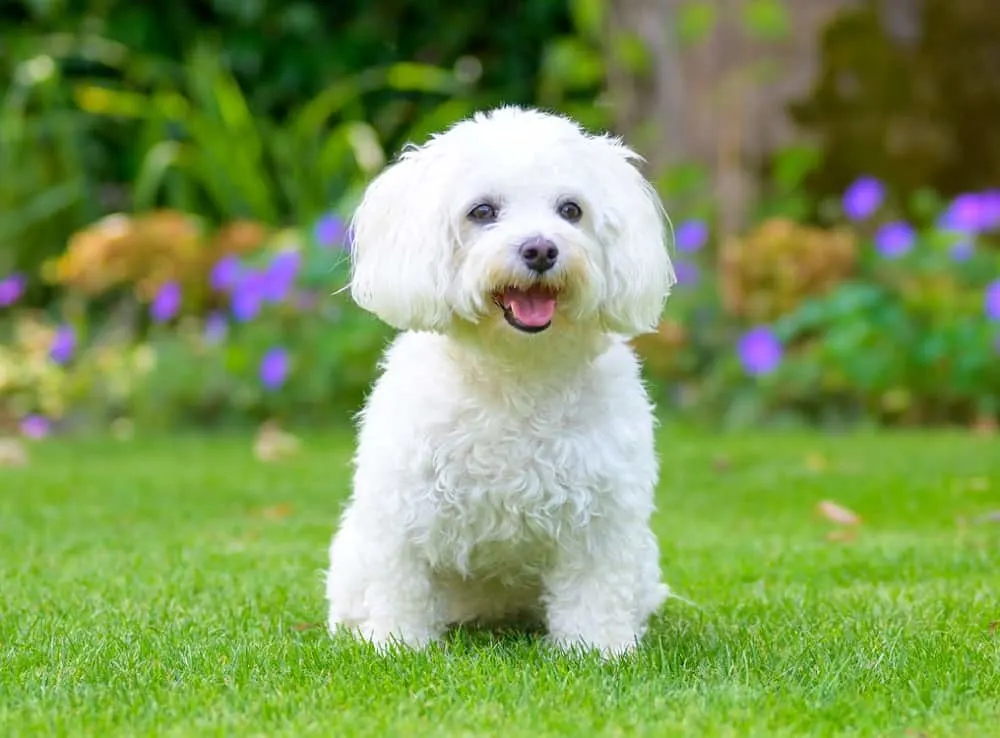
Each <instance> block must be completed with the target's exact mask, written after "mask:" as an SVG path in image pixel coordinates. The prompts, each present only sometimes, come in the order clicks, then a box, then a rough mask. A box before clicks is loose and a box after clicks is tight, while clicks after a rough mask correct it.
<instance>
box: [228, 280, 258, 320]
mask: <svg viewBox="0 0 1000 738" xmlns="http://www.w3.org/2000/svg"><path fill="white" fill-rule="evenodd" d="M264 285H265V278H264V274H263V273H261V272H250V273H248V274H244V275H243V276H242V278H241V279H240V280H239V281H238V282H237V283H236V284H235V285H234V287H233V290H232V293H231V299H230V308H232V311H233V317H234V318H236V320H238V321H239V322H240V323H246V322H248V321H251V320H253V319H254V318H256V317H257V316H258V315H259V314H260V310H261V307H263V304H264Z"/></svg>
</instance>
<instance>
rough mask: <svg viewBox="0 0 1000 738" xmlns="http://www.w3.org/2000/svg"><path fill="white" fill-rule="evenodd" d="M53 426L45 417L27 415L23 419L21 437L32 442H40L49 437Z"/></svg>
mask: <svg viewBox="0 0 1000 738" xmlns="http://www.w3.org/2000/svg"><path fill="white" fill-rule="evenodd" d="M51 430H52V426H51V424H50V423H49V419H48V418H46V417H45V416H44V415H37V414H31V415H25V416H24V417H23V418H22V419H21V435H22V436H24V437H25V438H31V439H32V440H35V441H37V440H40V439H42V438H45V437H46V436H47V435H49V432H50V431H51Z"/></svg>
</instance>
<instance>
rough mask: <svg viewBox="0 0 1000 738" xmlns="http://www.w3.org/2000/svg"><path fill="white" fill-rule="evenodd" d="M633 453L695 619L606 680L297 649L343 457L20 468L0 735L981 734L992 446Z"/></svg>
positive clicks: (182, 452) (712, 444) (36, 460)
mask: <svg viewBox="0 0 1000 738" xmlns="http://www.w3.org/2000/svg"><path fill="white" fill-rule="evenodd" d="M660 443H661V449H662V456H663V459H664V464H663V467H664V468H663V483H662V485H661V487H660V491H659V512H658V514H657V517H656V521H655V524H656V529H657V531H658V533H659V535H660V537H661V540H662V550H663V562H664V570H665V574H666V578H667V580H668V581H669V582H670V583H671V584H672V585H673V587H674V588H675V590H676V591H677V592H678V593H679V594H680V595H682V596H684V597H685V598H687V599H689V600H691V601H692V602H693V603H695V604H694V605H689V604H685V603H682V602H679V601H671V602H669V603H668V605H667V607H666V608H665V609H664V611H663V612H662V614H661V615H660V616H659V617H658V618H657V619H656V620H655V622H654V624H653V627H652V629H651V633H650V636H649V637H648V639H647V641H646V642H645V644H644V647H643V649H642V650H641V652H640V653H639V654H638V655H637V656H635V657H634V658H633V659H630V660H627V661H625V662H623V663H619V664H602V663H600V662H598V661H596V660H593V659H590V660H587V659H577V660H574V659H572V658H569V657H565V656H559V655H555V654H552V653H550V652H547V651H545V650H544V649H543V648H541V647H540V645H539V642H538V639H537V636H535V635H531V634H527V633H521V632H505V633H490V632H472V633H469V632H466V633H458V634H455V635H454V636H453V637H451V638H450V639H449V640H448V642H447V643H446V645H445V646H444V647H442V648H440V649H436V650H433V651H431V652H429V653H423V654H412V653H411V654H405V655H401V656H398V657H395V658H393V659H390V660H382V659H380V658H378V657H375V656H373V655H372V654H371V653H370V652H369V651H368V650H367V649H365V648H363V647H360V646H357V645H354V644H352V643H344V642H339V641H337V642H335V641H334V640H332V639H331V638H330V637H329V636H328V635H327V634H326V632H325V631H324V630H323V629H322V628H317V627H314V626H315V624H316V623H317V622H319V621H322V620H323V618H324V603H323V591H322V571H323V567H324V565H325V563H326V560H325V557H326V547H327V544H328V542H329V538H330V535H331V533H332V531H333V526H334V524H335V521H336V518H337V513H338V511H339V509H340V505H341V503H342V501H343V500H344V497H345V495H346V493H347V481H348V469H347V462H348V459H349V455H350V438H349V437H348V436H335V435H331V436H325V437H310V438H307V439H305V448H304V450H303V452H302V453H300V454H299V455H298V456H297V457H295V458H293V459H291V460H288V461H286V462H282V463H278V464H261V463H259V462H256V461H255V460H254V458H253V456H252V454H251V444H250V442H249V440H248V439H233V438H214V439H212V438H173V439H169V440H161V441H141V440H135V441H131V442H128V443H115V442H110V441H99V440H90V441H75V442H57V441H51V442H47V443H43V444H40V445H35V446H32V449H31V450H32V463H31V465H30V466H28V467H25V468H22V469H0V562H2V563H0V735H2V736H13V735H95V736H110V735H119V734H138V735H147V734H157V735H232V736H249V735H268V736H271V735H287V736H307V735H316V736H351V735H380V736H381V735H406V736H422V735H459V734H464V735H472V734H493V735H496V734H501V733H502V734H503V735H504V736H521V735H525V736H527V735H530V736H541V735H559V734H562V735H579V736H589V735H595V734H602V735H634V734H641V735H656V736H662V735H692V736H750V735H767V736H777V735H866V736H894V735H898V736H907V735H914V736H915V735H921V734H925V735H928V736H946V735H965V736H975V737H977V738H980V737H982V736H991V735H993V736H996V735H1000V632H997V633H994V632H992V630H991V622H993V621H997V620H1000V566H998V564H1000V523H988V522H987V523H981V524H977V523H976V522H975V519H976V518H977V516H981V515H984V514H986V513H989V512H990V511H993V510H996V509H1000V448H998V442H997V441H996V440H995V439H994V440H989V439H981V438H971V437H967V436H961V435H907V436H885V437H880V436H864V437H857V436H856V437H844V438H828V437H823V436H818V435H817V436H812V437H809V436H804V437H803V436H777V435H775V436H768V435H759V436H757V437H738V438H726V439H719V438H716V437H712V436H708V435H705V434H695V435H691V434H688V433H686V432H682V431H679V430H670V431H667V432H665V433H664V434H662V436H661V439H660ZM823 499H830V500H835V501H836V502H838V503H840V504H842V505H845V506H847V507H848V508H851V509H853V510H855V511H856V512H857V513H858V514H859V515H861V516H862V518H863V520H864V522H863V524H862V525H861V526H860V528H859V530H858V536H857V538H856V539H855V540H853V541H840V542H836V541H830V540H828V539H827V533H828V531H830V530H831V529H832V527H833V526H832V524H831V523H829V522H826V521H823V520H822V519H820V518H818V517H817V515H816V514H815V507H816V504H817V502H819V501H820V500H823ZM962 518H964V519H966V520H967V521H969V522H968V524H967V525H962V524H960V523H959V522H958V521H959V520H960V519H962Z"/></svg>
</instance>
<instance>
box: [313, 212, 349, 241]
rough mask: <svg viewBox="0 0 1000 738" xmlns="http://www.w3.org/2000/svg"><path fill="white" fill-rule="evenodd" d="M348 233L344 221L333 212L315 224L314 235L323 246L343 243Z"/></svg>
mask: <svg viewBox="0 0 1000 738" xmlns="http://www.w3.org/2000/svg"><path fill="white" fill-rule="evenodd" d="M346 235H347V228H346V226H345V225H344V221H343V220H341V219H340V218H338V217H337V216H336V215H333V214H330V215H324V216H323V217H322V218H320V219H319V220H318V221H316V225H315V226H313V237H314V238H315V239H316V243H318V244H319V245H320V246H322V247H323V248H330V247H332V246H340V245H343V243H344V238H345V236H346Z"/></svg>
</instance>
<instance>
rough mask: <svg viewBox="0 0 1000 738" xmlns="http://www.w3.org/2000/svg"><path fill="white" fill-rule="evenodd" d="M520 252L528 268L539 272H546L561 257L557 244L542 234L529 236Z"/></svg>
mask: <svg viewBox="0 0 1000 738" xmlns="http://www.w3.org/2000/svg"><path fill="white" fill-rule="evenodd" d="M519 253H520V254H521V258H522V259H523V260H524V263H525V264H527V266H528V269H530V270H531V271H533V272H538V273H539V274H544V273H545V272H547V271H548V270H549V269H551V268H552V267H554V266H555V264H556V259H558V258H559V249H558V248H556V245H555V244H554V243H552V242H551V241H550V240H549V239H547V238H542V237H541V236H536V237H535V238H529V239H528V240H527V241H525V242H524V243H522V244H521V248H520V249H519Z"/></svg>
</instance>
